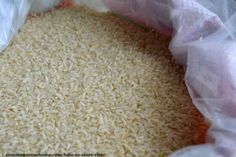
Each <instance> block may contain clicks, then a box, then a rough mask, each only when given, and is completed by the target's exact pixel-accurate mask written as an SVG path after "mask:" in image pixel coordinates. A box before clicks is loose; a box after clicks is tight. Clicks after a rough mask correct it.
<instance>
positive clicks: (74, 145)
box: [0, 7, 206, 157]
mask: <svg viewBox="0 0 236 157" xmlns="http://www.w3.org/2000/svg"><path fill="white" fill-rule="evenodd" d="M168 43H169V39H167V38H165V37H163V36H161V35H160V34H158V33H155V32H154V31H151V30H146V29H144V28H140V27H139V26H137V25H135V24H132V23H129V22H127V21H125V20H121V19H119V18H118V17H115V16H114V15H112V14H110V13H106V14H102V13H94V12H93V11H90V10H88V9H87V8H85V7H73V8H66V9H59V10H56V11H53V12H52V13H47V14H45V15H43V16H40V17H34V18H33V17H29V18H28V20H27V22H26V24H25V25H24V26H23V28H22V29H21V31H20V33H19V34H18V36H16V37H15V39H14V40H13V42H12V43H11V45H10V46H9V47H8V48H7V49H6V50H5V51H4V52H3V54H1V55H0V73H1V75H0V97H1V98H0V105H1V106H0V113H1V114H0V152H1V153H2V154H1V155H3V154H5V153H105V156H127V157H128V156H140V157H141V156H155V157H164V156H167V155H168V154H170V153H171V152H173V151H175V150H177V149H179V148H182V147H185V146H188V145H192V144H198V143H201V142H203V139H204V131H205V128H206V127H205V125H204V122H203V118H202V116H201V115H200V114H199V113H198V111H197V110H196V109H195V108H194V106H193V105H192V103H191V100H190V98H189V95H188V93H187V90H186V87H185V85H184V82H183V75H184V73H183V71H182V69H181V67H178V66H177V65H176V64H175V63H174V62H173V59H172V58H171V55H170V53H169V51H168Z"/></svg>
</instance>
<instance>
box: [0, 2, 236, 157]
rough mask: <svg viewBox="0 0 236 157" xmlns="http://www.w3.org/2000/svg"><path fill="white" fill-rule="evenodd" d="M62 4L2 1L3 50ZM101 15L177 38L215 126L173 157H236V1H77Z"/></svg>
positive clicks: (190, 83)
mask: <svg viewBox="0 0 236 157" xmlns="http://www.w3.org/2000/svg"><path fill="white" fill-rule="evenodd" d="M61 2H62V0H50V1H47V0H0V21H1V23H0V51H3V50H4V49H5V48H6V47H7V45H8V44H9V43H10V41H11V39H12V38H13V36H14V35H15V34H16V33H17V32H18V31H19V29H20V27H21V26H22V25H23V23H24V21H25V18H26V16H27V14H28V13H29V12H42V11H45V10H48V9H50V8H53V7H54V6H56V5H58V4H59V3H61ZM74 2H75V3H78V4H85V5H88V6H89V7H91V8H93V9H95V10H97V11H108V10H110V11H113V12H115V13H118V14H120V15H122V16H125V17H128V18H130V19H131V20H133V21H135V22H138V23H141V24H144V25H146V26H147V27H152V28H154V29H156V30H158V31H160V32H162V33H163V34H166V35H169V36H172V41H171V43H170V46H169V49H170V51H171V53H172V55H173V56H174V58H175V60H176V61H177V62H178V63H179V64H182V65H183V66H184V67H185V68H186V74H185V82H186V85H187V87H188V91H189V93H190V96H191V98H192V101H193V103H194V105H195V106H196V107H197V109H198V110H199V111H200V112H201V113H202V114H203V115H204V116H205V118H206V119H207V120H208V121H209V123H210V124H211V127H210V129H209V130H208V134H207V140H206V141H207V143H206V144H204V145H198V146H191V147H188V148H185V149H183V150H179V151H177V152H175V153H173V154H172V155H170V157H202V156H204V157H236V41H235V37H236V1H235V0H75V1H74Z"/></svg>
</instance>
